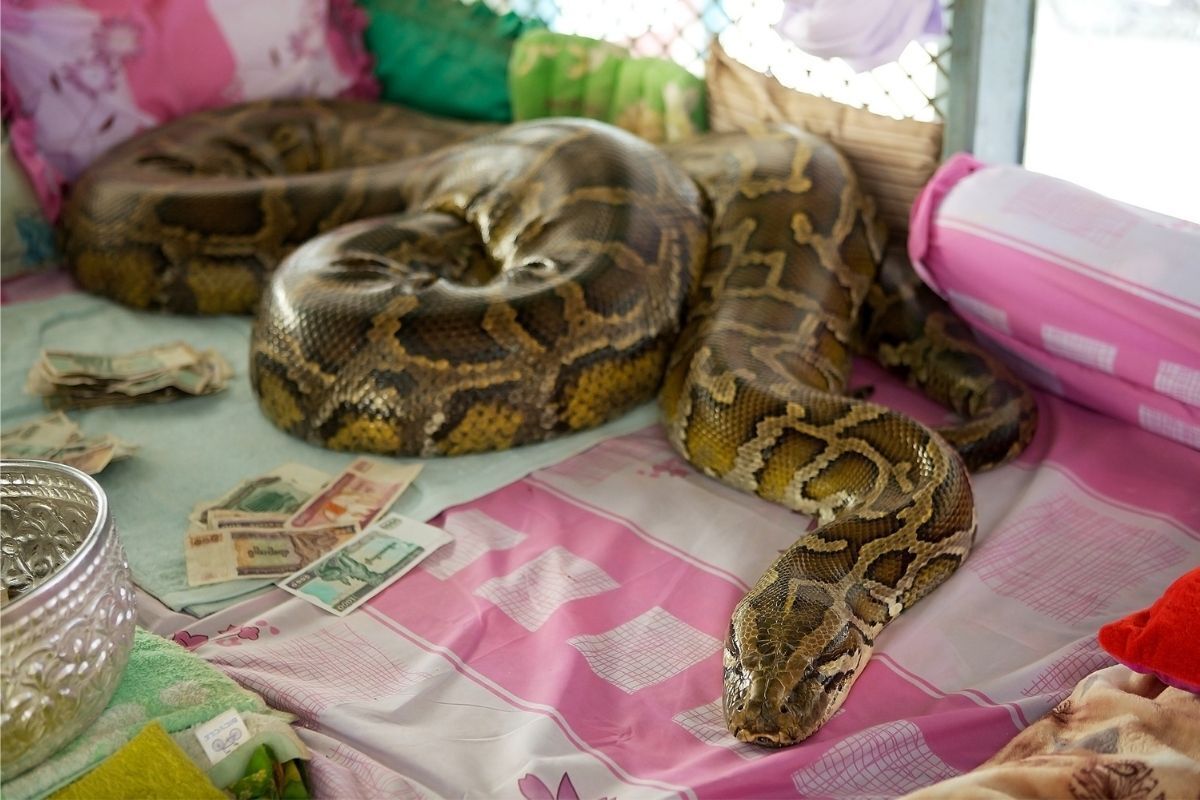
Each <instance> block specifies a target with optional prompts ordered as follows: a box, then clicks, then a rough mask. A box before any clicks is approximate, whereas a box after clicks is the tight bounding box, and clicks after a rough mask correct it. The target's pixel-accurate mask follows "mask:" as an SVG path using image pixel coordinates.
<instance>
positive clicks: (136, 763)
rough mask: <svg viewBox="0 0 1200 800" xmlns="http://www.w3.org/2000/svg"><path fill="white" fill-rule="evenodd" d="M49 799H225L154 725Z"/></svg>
mask: <svg viewBox="0 0 1200 800" xmlns="http://www.w3.org/2000/svg"><path fill="white" fill-rule="evenodd" d="M50 797H51V800H141V799H142V798H146V797H187V798H189V800H225V794H224V793H223V792H221V790H219V789H218V788H217V787H216V786H213V785H212V782H211V781H209V779H208V777H207V776H206V775H205V774H204V771H203V770H201V769H200V768H199V767H197V766H196V765H195V764H194V763H193V762H192V760H191V759H190V758H188V757H187V755H186V754H185V753H184V752H183V751H182V750H180V749H179V745H177V744H175V742H174V741H172V740H171V737H170V736H168V735H167V732H166V731H164V730H163V728H162V726H161V725H159V724H158V723H157V722H151V723H150V724H149V725H147V726H146V727H144V728H142V730H141V732H140V733H138V735H137V736H134V737H133V738H132V739H130V740H129V742H128V743H126V744H125V745H124V746H122V747H121V749H120V750H118V751H117V752H115V753H113V754H112V755H111V756H109V757H108V758H106V759H105V760H104V761H103V762H101V764H100V766H98V767H96V768H95V769H94V770H92V771H91V772H89V773H88V774H86V775H84V776H83V777H82V778H80V779H79V780H77V781H75V782H74V783H72V784H70V785H69V786H67V787H65V788H63V789H59V790H58V791H57V792H55V793H54V794H52V795H51V796H50Z"/></svg>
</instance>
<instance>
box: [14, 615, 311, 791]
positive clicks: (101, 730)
mask: <svg viewBox="0 0 1200 800" xmlns="http://www.w3.org/2000/svg"><path fill="white" fill-rule="evenodd" d="M231 708H236V709H237V710H238V711H241V712H247V713H248V712H254V713H258V714H270V715H272V716H276V717H279V718H280V719H282V720H291V719H293V717H292V716H291V715H290V714H285V713H284V712H282V711H272V710H271V709H270V708H268V706H267V704H266V703H264V702H263V699H262V698H261V697H259V696H258V695H256V694H254V693H253V692H249V691H246V690H245V689H243V688H242V687H240V686H238V685H237V684H236V683H234V681H233V679H231V678H230V677H228V676H227V675H226V674H225V673H223V672H221V671H220V670H219V669H217V668H216V667H214V666H212V665H211V664H209V663H208V662H207V661H205V660H204V659H202V658H200V657H199V656H197V655H194V654H192V653H189V652H188V651H187V650H184V649H183V648H182V647H180V646H179V645H177V644H175V643H174V642H172V641H169V640H167V639H164V638H162V637H161V636H155V635H154V634H153V633H149V632H148V631H144V630H142V629H140V628H139V629H138V630H137V632H136V633H135V634H134V638H133V649H132V650H131V651H130V654H129V663H128V664H127V665H126V666H125V672H124V673H123V674H122V676H121V682H120V683H119V684H117V691H116V692H115V693H114V694H113V697H112V700H110V701H109V703H108V706H107V707H106V708H105V709H104V712H103V713H102V714H101V715H100V717H99V718H98V719H97V720H96V721H95V722H94V723H92V726H91V727H90V728H88V729H87V730H86V731H84V732H83V733H82V734H80V736H79V738H77V739H75V740H74V741H72V742H71V743H70V744H68V745H67V746H66V747H64V748H63V749H62V750H60V751H58V752H57V753H55V754H54V755H52V756H51V757H50V758H48V759H46V760H45V761H43V762H42V763H41V764H39V765H38V766H36V767H34V768H33V769H31V770H29V771H28V772H25V773H22V774H21V775H18V776H17V777H16V778H14V779H13V780H11V781H6V782H5V783H3V784H0V795H2V796H3V797H4V798H5V800H27V798H34V797H43V796H45V795H47V794H49V793H50V792H53V791H54V790H56V789H58V788H60V787H62V786H65V785H67V784H68V783H70V782H71V781H73V780H75V779H76V778H78V777H79V776H80V775H82V774H83V773H85V772H87V771H88V770H89V769H90V768H91V767H93V766H95V765H96V764H99V763H100V762H101V761H103V760H104V759H105V758H108V756H110V755H112V754H113V753H115V752H117V750H119V749H121V747H122V746H123V745H124V744H125V743H126V742H128V741H129V740H130V739H132V738H133V737H134V736H136V735H137V734H138V732H139V731H141V729H142V728H143V727H145V725H146V724H147V723H148V722H150V721H151V720H153V721H156V722H158V724H160V725H162V727H163V729H164V730H165V731H166V732H167V733H174V732H176V731H181V730H184V729H187V728H191V727H192V726H194V725H199V724H200V723H202V722H207V721H208V720H210V719H212V718H213V717H215V716H217V715H218V714H221V713H223V712H225V711H228V710H229V709H231Z"/></svg>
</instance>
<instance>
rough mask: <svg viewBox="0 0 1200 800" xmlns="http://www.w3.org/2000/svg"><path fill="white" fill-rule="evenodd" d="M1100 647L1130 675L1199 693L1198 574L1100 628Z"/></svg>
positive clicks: (1199, 572)
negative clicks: (1151, 677) (1153, 678)
mask: <svg viewBox="0 0 1200 800" xmlns="http://www.w3.org/2000/svg"><path fill="white" fill-rule="evenodd" d="M1100 646H1101V647H1103V648H1104V649H1105V650H1107V651H1108V652H1109V653H1110V654H1111V655H1112V656H1113V657H1114V658H1116V659H1117V660H1118V661H1120V662H1121V663H1122V664H1124V665H1125V666H1127V667H1129V668H1130V669H1132V670H1134V671H1135V672H1142V673H1148V674H1153V675H1156V676H1158V678H1159V679H1160V680H1162V682H1163V683H1168V684H1170V685H1172V686H1177V687H1179V688H1180V689H1186V690H1188V691H1190V692H1197V693H1200V569H1194V570H1192V571H1191V572H1188V573H1186V574H1185V575H1184V576H1183V577H1181V578H1179V579H1178V580H1177V581H1175V582H1174V583H1172V584H1171V585H1170V586H1168V587H1167V591H1166V592H1164V593H1163V596H1162V597H1160V598H1159V599H1158V600H1156V601H1155V603H1154V605H1152V606H1150V607H1149V608H1147V609H1144V610H1142V611H1138V612H1136V613H1133V614H1130V615H1129V616H1128V617H1125V618H1124V619H1119V620H1117V621H1116V622H1110V623H1108V624H1107V625H1105V626H1104V627H1103V628H1101V629H1100Z"/></svg>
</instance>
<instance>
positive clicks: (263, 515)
mask: <svg viewBox="0 0 1200 800" xmlns="http://www.w3.org/2000/svg"><path fill="white" fill-rule="evenodd" d="M289 516H291V515H290V514H286V513H284V514H280V513H275V512H273V511H239V510H237V509H235V508H212V509H209V511H208V515H207V517H206V520H205V524H206V525H207V526H208V529H209V530H212V531H219V530H224V529H226V528H254V529H257V530H260V531H263V530H270V531H277V530H282V529H283V528H285V527H287V521H288V517H289Z"/></svg>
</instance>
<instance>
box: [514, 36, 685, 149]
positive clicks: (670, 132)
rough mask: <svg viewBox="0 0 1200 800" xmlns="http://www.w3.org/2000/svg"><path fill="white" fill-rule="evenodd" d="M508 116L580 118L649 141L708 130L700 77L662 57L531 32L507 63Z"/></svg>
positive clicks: (582, 40) (572, 37)
mask: <svg viewBox="0 0 1200 800" xmlns="http://www.w3.org/2000/svg"><path fill="white" fill-rule="evenodd" d="M509 88H510V90H511V92H512V105H513V118H514V119H516V120H526V119H537V118H538V117H559V116H581V117H590V118H592V119H598V120H601V121H603V122H609V123H612V124H614V125H617V126H619V127H622V128H624V129H625V130H628V131H632V132H633V133H636V134H637V135H639V136H641V137H642V138H644V139H647V140H649V141H651V142H675V141H679V140H681V139H687V138H690V137H691V136H694V135H695V134H697V133H700V132H702V131H705V130H707V129H708V124H707V111H706V108H705V97H706V95H705V89H704V81H703V80H701V79H700V78H697V77H696V76H695V75H693V74H692V73H690V72H688V71H687V70H686V69H684V68H683V67H681V66H680V65H678V64H676V63H675V62H673V61H668V60H667V59H665V58H634V57H633V56H632V55H630V53H629V51H627V50H626V49H625V48H623V47H618V46H617V45H615V44H611V43H609V42H603V41H600V40H597V39H589V38H587V37H585V36H570V35H567V34H562V33H551V32H550V31H546V30H533V31H529V32H527V33H524V34H522V35H521V38H520V39H518V40H517V43H516V46H515V47H514V48H513V51H512V60H511V61H510V63H509Z"/></svg>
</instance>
